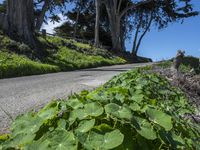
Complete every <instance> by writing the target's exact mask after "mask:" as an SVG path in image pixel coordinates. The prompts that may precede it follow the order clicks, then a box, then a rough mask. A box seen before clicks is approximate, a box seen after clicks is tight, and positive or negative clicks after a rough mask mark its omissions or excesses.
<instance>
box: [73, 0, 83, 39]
mask: <svg viewBox="0 0 200 150" xmlns="http://www.w3.org/2000/svg"><path fill="white" fill-rule="evenodd" d="M81 4H82V0H80V4H79V3H77V5H79V6H78V8H77V15H76V22H75V24H74V35H73V37H74V38H76V34H77V26H78V21H79V16H80V9H81V6H80V5H81Z"/></svg>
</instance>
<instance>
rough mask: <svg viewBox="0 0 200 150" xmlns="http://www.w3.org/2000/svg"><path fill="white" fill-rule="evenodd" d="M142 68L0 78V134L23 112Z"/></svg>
mask: <svg viewBox="0 0 200 150" xmlns="http://www.w3.org/2000/svg"><path fill="white" fill-rule="evenodd" d="M146 65H148V64H127V65H116V66H109V67H99V68H92V69H83V70H78V71H71V72H60V73H54V74H45V75H37V76H27V77H19V78H11V79H2V80H0V133H7V132H8V131H9V129H8V126H9V125H10V123H11V121H12V119H14V118H16V116H18V115H20V114H22V113H24V112H26V111H29V110H31V109H39V108H40V107H41V106H43V105H44V104H46V103H48V102H49V101H51V100H52V99H61V98H66V97H67V96H68V95H70V94H72V93H74V92H80V91H81V90H84V89H87V90H91V89H94V88H96V87H98V86H99V85H101V84H104V83H105V82H107V81H108V80H109V79H111V78H112V77H113V76H115V75H117V74H119V73H121V72H123V71H127V70H130V69H132V68H134V67H141V66H146Z"/></svg>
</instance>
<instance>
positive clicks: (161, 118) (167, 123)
mask: <svg viewBox="0 0 200 150" xmlns="http://www.w3.org/2000/svg"><path fill="white" fill-rule="evenodd" d="M146 114H147V115H148V117H149V119H150V120H151V121H152V122H154V123H156V124H159V125H160V126H162V127H163V128H165V130H167V131H169V130H171V129H172V127H173V125H172V118H171V117H170V116H169V115H167V114H166V113H163V112H162V111H159V110H156V109H154V108H150V107H148V109H147V110H146Z"/></svg>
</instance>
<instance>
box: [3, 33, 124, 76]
mask: <svg viewBox="0 0 200 150" xmlns="http://www.w3.org/2000/svg"><path fill="white" fill-rule="evenodd" d="M0 39H1V41H0V46H1V49H0V78H8V77H18V76H25V75H36V74H45V73H52V72H59V71H68V70H75V69H82V68H91V67H98V66H105V65H114V64H124V63H126V61H125V60H124V59H122V58H120V57H117V56H115V55H113V54H111V53H110V52H108V51H107V50H103V49H97V48H94V47H92V46H90V45H88V44H83V43H80V42H76V41H73V40H65V39H62V38H58V37H46V38H42V37H41V36H39V41H40V51H41V52H42V55H41V56H42V57H37V55H36V53H35V52H34V51H33V50H31V48H30V47H29V46H28V45H26V44H23V43H19V42H16V41H14V40H11V39H10V38H8V37H7V36H5V35H3V34H2V33H1V35H0ZM71 43H73V44H71ZM67 44H71V46H70V45H67Z"/></svg>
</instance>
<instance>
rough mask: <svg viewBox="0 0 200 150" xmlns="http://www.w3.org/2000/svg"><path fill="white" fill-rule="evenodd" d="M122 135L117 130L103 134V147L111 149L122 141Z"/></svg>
mask: <svg viewBox="0 0 200 150" xmlns="http://www.w3.org/2000/svg"><path fill="white" fill-rule="evenodd" d="M123 140H124V135H123V134H122V133H121V132H120V131H119V130H114V131H112V132H109V133H106V134H105V136H104V146H103V147H104V148H105V149H113V148H115V147H118V146H119V145H121V144H122V143H123Z"/></svg>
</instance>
